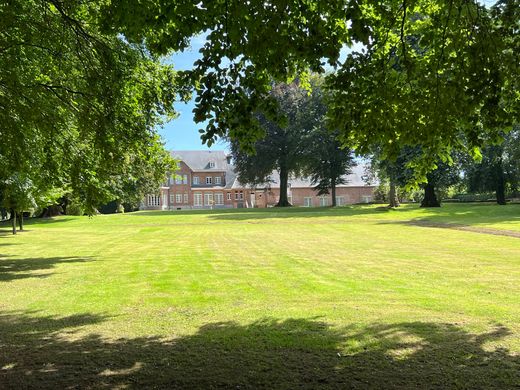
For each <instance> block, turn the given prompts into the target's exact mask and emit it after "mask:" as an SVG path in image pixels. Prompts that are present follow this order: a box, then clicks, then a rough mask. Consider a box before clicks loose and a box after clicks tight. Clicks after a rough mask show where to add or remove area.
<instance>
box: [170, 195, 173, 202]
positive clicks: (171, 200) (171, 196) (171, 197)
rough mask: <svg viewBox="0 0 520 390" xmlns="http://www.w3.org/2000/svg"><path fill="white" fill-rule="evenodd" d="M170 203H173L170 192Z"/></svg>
mask: <svg viewBox="0 0 520 390" xmlns="http://www.w3.org/2000/svg"><path fill="white" fill-rule="evenodd" d="M170 203H173V194H170Z"/></svg>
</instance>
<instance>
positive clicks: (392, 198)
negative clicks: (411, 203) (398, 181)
mask: <svg viewBox="0 0 520 390" xmlns="http://www.w3.org/2000/svg"><path fill="white" fill-rule="evenodd" d="M388 203H389V204H388V205H389V206H390V207H399V206H400V205H401V204H400V203H399V199H398V198H397V189H396V186H395V183H394V181H393V180H390V190H389V191H388Z"/></svg>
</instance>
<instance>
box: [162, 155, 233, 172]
mask: <svg viewBox="0 0 520 390" xmlns="http://www.w3.org/2000/svg"><path fill="white" fill-rule="evenodd" d="M170 154H171V156H172V157H173V158H175V159H177V160H181V161H184V163H185V164H186V165H187V166H188V167H190V168H191V170H193V171H194V172H197V171H227V170H228V169H229V168H228V166H229V164H228V163H227V159H226V153H225V152H224V151H223V150H182V151H171V152H170Z"/></svg>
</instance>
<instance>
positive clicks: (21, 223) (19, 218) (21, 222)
mask: <svg viewBox="0 0 520 390" xmlns="http://www.w3.org/2000/svg"><path fill="white" fill-rule="evenodd" d="M18 223H19V224H20V231H21V232H23V211H22V212H21V213H20V214H19V215H18Z"/></svg>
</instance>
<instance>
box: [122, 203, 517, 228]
mask: <svg viewBox="0 0 520 390" xmlns="http://www.w3.org/2000/svg"><path fill="white" fill-rule="evenodd" d="M411 213H413V216H412V214H411ZM417 214H419V216H417ZM183 215H204V216H207V219H208V220H215V221H248V222H250V221H261V220H264V219H276V220H280V219H290V218H314V219H316V220H317V221H319V219H320V218H329V217H346V218H348V217H357V216H363V215H366V216H371V217H375V219H377V216H381V217H382V218H384V219H386V220H388V223H392V222H394V221H395V222H397V223H400V222H401V221H407V220H408V221H409V220H411V218H412V217H413V221H423V220H424V221H430V222H438V223H448V222H449V223H460V224H466V225H479V224H489V223H511V224H518V223H520V204H510V205H507V206H498V205H496V204H490V203H482V202H479V203H464V204H443V205H442V207H440V208H434V209H432V208H420V207H419V205H407V206H406V207H400V208H396V209H389V208H388V207H386V206H384V205H381V206H373V205H371V206H366V205H351V206H340V207H312V208H307V207H291V208H276V207H273V208H266V209H218V210H183V211H140V212H137V213H134V214H132V216H136V217H140V216H141V217H143V216H154V217H172V216H179V217H181V216H183ZM422 215H423V216H422Z"/></svg>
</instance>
